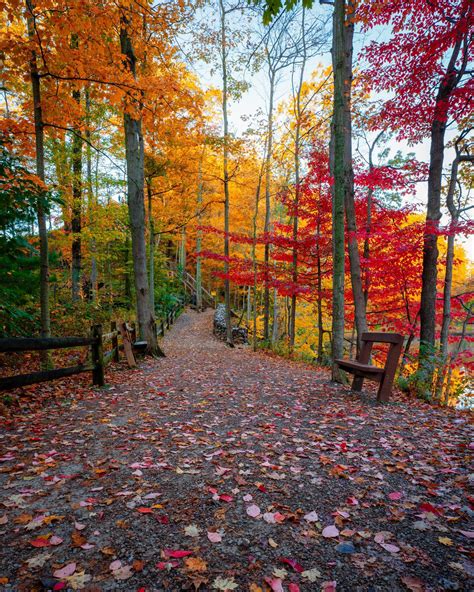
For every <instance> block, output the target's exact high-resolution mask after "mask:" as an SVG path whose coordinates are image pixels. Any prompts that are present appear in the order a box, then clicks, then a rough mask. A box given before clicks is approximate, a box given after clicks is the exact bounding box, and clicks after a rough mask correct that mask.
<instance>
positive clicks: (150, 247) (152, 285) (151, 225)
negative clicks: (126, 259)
mask: <svg viewBox="0 0 474 592" xmlns="http://www.w3.org/2000/svg"><path fill="white" fill-rule="evenodd" d="M146 189H147V197H148V232H149V239H148V242H149V244H148V250H149V253H148V257H149V269H150V274H149V280H150V309H151V312H152V313H153V315H154V314H155V223H154V220H153V210H152V207H151V206H152V191H151V179H150V180H149V182H147V184H146Z"/></svg>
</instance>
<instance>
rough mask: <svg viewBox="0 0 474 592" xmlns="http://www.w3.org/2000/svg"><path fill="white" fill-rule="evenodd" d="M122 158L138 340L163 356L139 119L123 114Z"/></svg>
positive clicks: (126, 42) (130, 64)
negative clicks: (153, 304) (151, 276)
mask: <svg viewBox="0 0 474 592" xmlns="http://www.w3.org/2000/svg"><path fill="white" fill-rule="evenodd" d="M129 24H130V23H129V21H128V19H127V17H126V15H125V14H122V16H121V22H120V47H121V50H122V54H124V55H125V56H126V62H125V65H126V67H127V69H128V71H129V72H130V73H131V75H132V76H133V78H134V79H136V56H135V52H134V49H133V43H132V39H131V37H130V34H129ZM124 132H125V157H126V161H127V200H128V212H129V217H130V231H131V239H132V256H133V272H134V273H133V275H134V280H135V295H136V307H137V321H138V330H139V335H140V339H143V340H145V341H146V342H147V352H148V353H150V354H152V355H164V354H163V352H162V350H161V349H160V347H159V346H158V342H157V339H156V325H155V318H154V314H153V311H152V310H151V309H150V294H149V284H148V276H147V260H146V241H145V196H144V184H145V165H144V147H143V134H142V120H141V115H135V116H134V117H132V115H130V113H128V112H127V111H125V112H124Z"/></svg>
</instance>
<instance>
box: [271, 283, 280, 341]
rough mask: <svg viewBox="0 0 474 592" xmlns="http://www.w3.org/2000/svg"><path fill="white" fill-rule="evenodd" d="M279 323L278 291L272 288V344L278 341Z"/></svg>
mask: <svg viewBox="0 0 474 592" xmlns="http://www.w3.org/2000/svg"><path fill="white" fill-rule="evenodd" d="M279 333H280V324H279V322H278V291H277V289H276V288H273V321H272V346H274V345H276V344H277V343H278V340H279V338H280V335H279Z"/></svg>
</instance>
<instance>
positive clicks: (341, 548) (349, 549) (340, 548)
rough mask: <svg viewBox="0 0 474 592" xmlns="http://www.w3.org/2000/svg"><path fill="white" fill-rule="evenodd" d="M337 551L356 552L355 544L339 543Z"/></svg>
mask: <svg viewBox="0 0 474 592" xmlns="http://www.w3.org/2000/svg"><path fill="white" fill-rule="evenodd" d="M336 551H337V552H338V553H344V554H347V555H349V554H351V553H355V547H354V545H353V543H351V542H348V543H339V545H337V547H336Z"/></svg>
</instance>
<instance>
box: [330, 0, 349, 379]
mask: <svg viewBox="0 0 474 592" xmlns="http://www.w3.org/2000/svg"><path fill="white" fill-rule="evenodd" d="M350 36H352V34H351V33H350ZM346 37H347V29H346V3H345V0H335V2H334V15H333V46H332V67H333V77H334V99H333V115H332V122H331V142H330V149H329V154H330V158H329V166H330V170H331V175H332V177H333V179H334V183H333V189H332V196H333V197H332V241H333V277H332V358H333V365H332V378H333V380H336V381H341V380H342V379H343V376H342V373H341V370H340V369H339V367H338V366H337V364H335V363H334V360H335V359H337V358H341V357H342V356H343V353H344V202H345V195H346V191H351V183H352V179H351V174H352V171H351V168H348V167H347V166H346V157H347V155H348V154H349V150H348V148H347V146H346V142H347V139H348V136H347V130H346V129H345V124H346V123H347V119H346V118H347V115H346V112H347V99H346V97H345V93H346V92H347V91H348V88H347V87H348V85H349V84H350V82H349V81H348V80H346V76H347V56H346V51H347V40H346ZM351 53H352V52H351Z"/></svg>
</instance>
